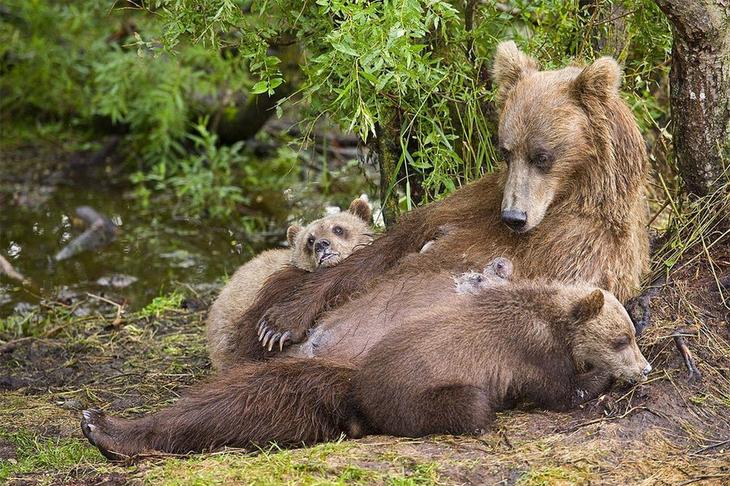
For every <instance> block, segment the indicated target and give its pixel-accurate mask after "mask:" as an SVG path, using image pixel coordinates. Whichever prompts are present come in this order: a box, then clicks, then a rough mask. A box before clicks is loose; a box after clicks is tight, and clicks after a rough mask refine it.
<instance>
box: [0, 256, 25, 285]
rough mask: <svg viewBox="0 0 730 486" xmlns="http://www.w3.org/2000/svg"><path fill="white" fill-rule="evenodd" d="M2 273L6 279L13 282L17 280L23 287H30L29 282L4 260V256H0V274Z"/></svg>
mask: <svg viewBox="0 0 730 486" xmlns="http://www.w3.org/2000/svg"><path fill="white" fill-rule="evenodd" d="M2 273H4V274H5V275H7V276H8V277H10V278H12V279H13V280H17V281H18V282H20V283H21V284H22V285H23V286H28V285H30V280H28V279H27V278H25V276H24V275H23V274H22V273H20V272H18V271H17V270H16V269H15V268H14V267H13V266H12V265H11V264H10V262H9V261H7V260H6V259H5V257H4V256H2V255H0V274H2Z"/></svg>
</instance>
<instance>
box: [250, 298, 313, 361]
mask: <svg viewBox="0 0 730 486" xmlns="http://www.w3.org/2000/svg"><path fill="white" fill-rule="evenodd" d="M285 309H286V308H285V307H281V306H274V307H272V308H271V309H269V310H268V311H266V313H265V314H264V317H262V318H261V320H260V321H259V323H258V325H257V327H256V333H257V335H258V340H259V342H260V343H261V346H263V347H264V349H266V350H267V351H272V350H275V349H276V348H278V350H279V351H283V349H284V347H285V346H289V345H290V344H296V343H300V342H302V341H304V339H305V338H306V336H307V329H309V325H308V324H307V323H305V321H304V319H291V317H290V316H291V314H287V312H286V310H285Z"/></svg>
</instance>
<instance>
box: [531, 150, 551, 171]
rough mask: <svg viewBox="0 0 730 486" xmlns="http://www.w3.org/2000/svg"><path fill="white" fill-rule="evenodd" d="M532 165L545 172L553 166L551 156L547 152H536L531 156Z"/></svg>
mask: <svg viewBox="0 0 730 486" xmlns="http://www.w3.org/2000/svg"><path fill="white" fill-rule="evenodd" d="M531 162H532V165H534V166H535V167H537V168H538V169H540V170H542V171H544V172H547V171H549V170H550V168H551V167H552V166H553V158H552V157H551V156H550V154H548V153H547V152H538V153H536V154H535V155H533V156H532V160H531Z"/></svg>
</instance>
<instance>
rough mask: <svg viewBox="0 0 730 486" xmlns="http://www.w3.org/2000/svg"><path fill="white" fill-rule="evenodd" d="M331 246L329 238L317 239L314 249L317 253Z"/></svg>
mask: <svg viewBox="0 0 730 486" xmlns="http://www.w3.org/2000/svg"><path fill="white" fill-rule="evenodd" d="M329 247H330V242H329V240H317V242H316V243H315V244H314V251H316V252H317V253H319V252H321V251H324V250H326V249H328V248H329Z"/></svg>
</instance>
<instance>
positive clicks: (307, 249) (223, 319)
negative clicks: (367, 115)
mask: <svg viewBox="0 0 730 486" xmlns="http://www.w3.org/2000/svg"><path fill="white" fill-rule="evenodd" d="M370 217H371V212H370V207H369V206H368V204H367V202H365V201H364V200H362V199H355V200H354V201H352V203H351V204H350V207H349V209H348V210H347V212H342V213H337V214H334V215H331V216H326V217H324V218H321V219H318V220H315V221H313V222H311V223H310V224H308V225H307V226H306V227H304V228H303V227H301V226H299V225H292V226H290V227H289V229H288V230H287V239H288V240H289V249H286V250H269V251H265V252H263V253H261V254H260V255H258V256H256V257H255V258H253V259H251V260H250V261H249V262H247V263H246V264H245V265H243V266H241V267H240V268H239V269H238V270H236V273H234V274H233V276H232V277H231V279H230V280H229V281H228V283H227V284H226V286H225V287H223V290H222V291H221V293H220V295H219V296H218V298H217V299H216V300H215V302H214V303H213V305H212V306H211V308H210V311H209V313H208V319H207V323H206V334H207V338H208V352H209V354H210V360H211V362H212V364H213V367H214V368H215V369H216V370H221V369H224V368H226V367H228V366H230V364H231V363H232V362H234V361H235V356H236V355H237V352H236V349H235V347H236V340H235V339H232V336H234V335H235V334H236V333H235V331H234V329H235V327H236V326H237V324H238V323H239V321H241V317H242V316H243V315H244V314H245V313H246V310H247V309H248V308H249V307H250V306H251V304H252V303H253V301H254V299H255V297H256V293H257V292H258V291H259V289H261V287H263V286H264V283H265V282H266V279H268V278H269V277H270V276H271V275H272V274H274V273H275V272H277V271H279V270H282V269H284V268H287V267H289V266H291V267H294V268H297V269H300V270H302V271H305V272H311V271H313V270H315V269H316V268H319V267H322V268H326V267H333V266H335V265H337V264H338V263H339V262H341V261H342V260H344V259H345V258H347V257H348V256H350V254H351V253H352V252H353V251H356V250H358V249H360V248H362V247H364V246H367V245H369V244H370V243H371V242H372V240H373V235H372V231H371V229H370ZM336 228H339V230H338V231H337V232H338V233H341V234H335V232H334V230H335V229H336ZM325 241H326V242H327V244H326V247H325V246H324V245H323V242H325ZM318 250H319V251H318ZM252 327H253V326H252ZM272 344H273V342H272ZM272 347H273V346H272Z"/></svg>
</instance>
